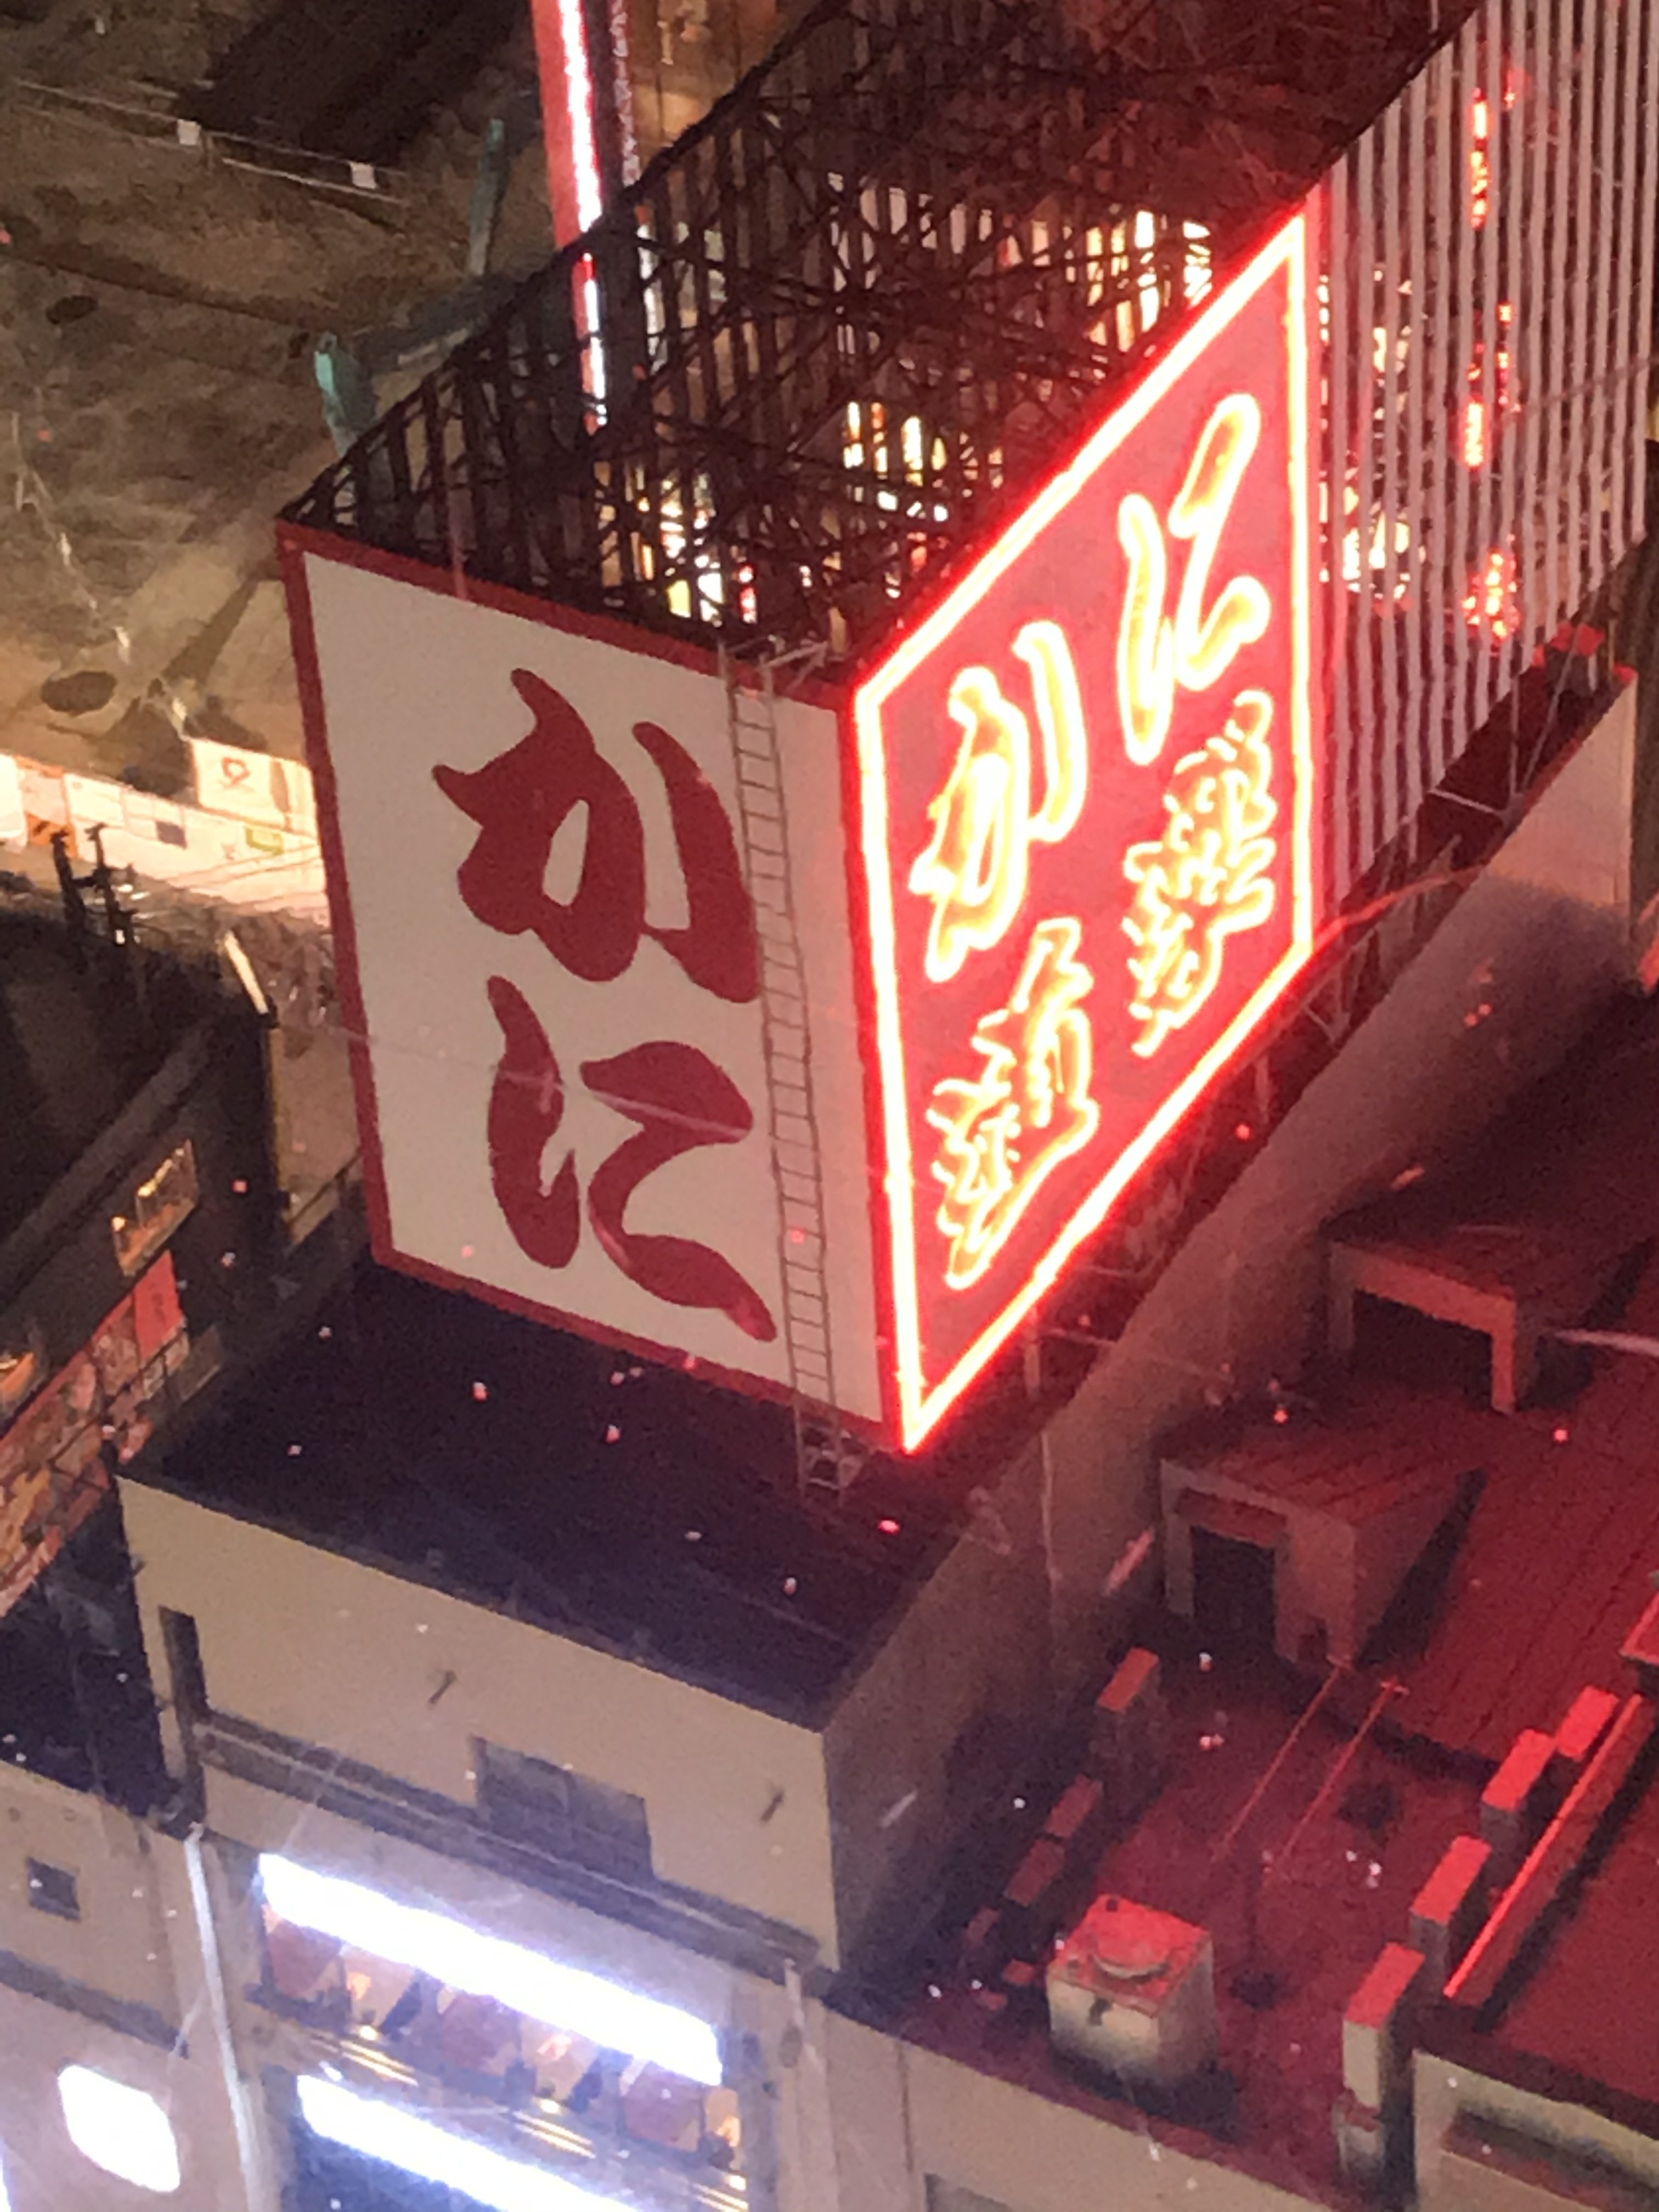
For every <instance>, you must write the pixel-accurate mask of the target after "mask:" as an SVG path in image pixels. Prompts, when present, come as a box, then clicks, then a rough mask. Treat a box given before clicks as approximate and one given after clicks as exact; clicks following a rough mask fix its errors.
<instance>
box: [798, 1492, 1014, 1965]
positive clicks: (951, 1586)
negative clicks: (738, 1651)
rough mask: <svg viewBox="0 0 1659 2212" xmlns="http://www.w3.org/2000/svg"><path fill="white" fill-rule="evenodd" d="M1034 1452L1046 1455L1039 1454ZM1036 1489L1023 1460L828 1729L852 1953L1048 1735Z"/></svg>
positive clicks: (898, 1912)
mask: <svg viewBox="0 0 1659 2212" xmlns="http://www.w3.org/2000/svg"><path fill="white" fill-rule="evenodd" d="M1031 1456H1033V1457H1034V1456H1035V1454H1034V1453H1033V1455H1031ZM1042 1560H1043V1553H1042V1529H1041V1525H1040V1503H1039V1499H1038V1496H1037V1489H1036V1483H1035V1481H1034V1480H1033V1479H1032V1474H1031V1471H1030V1468H1026V1467H1021V1468H1016V1469H1015V1470H1014V1473H1013V1474H1012V1476H1011V1478H1010V1479H1009V1480H1007V1481H1006V1483H1004V1484H1003V1485H1002V1486H1000V1489H999V1492H998V1495H997V1497H996V1498H994V1499H992V1498H987V1499H986V1500H984V1501H982V1503H981V1510H979V1511H978V1512H977V1513H976V1514H975V1516H973V1517H972V1518H971V1519H970V1521H969V1526H968V1528H967V1530H966V1532H965V1534H963V1536H961V1537H960V1538H959V1539H958V1541H957V1544H956V1546H955V1547H954V1549H953V1550H952V1551H951V1553H950V1555H949V1556H948V1557H947V1558H946V1559H945V1560H944V1561H943V1562H942V1563H941V1564H940V1565H939V1568H938V1569H937V1571H935V1572H934V1574H933V1576H932V1577H931V1578H930V1579H929V1580H928V1582H927V1583H926V1584H925V1585H924V1586H923V1587H922V1588H921V1589H919V1590H918V1591H917V1592H916V1593H915V1596H914V1597H913V1598H912V1599H911V1601H910V1603H909V1605H908V1607H907V1608H906V1610H905V1612H904V1614H903V1616H902V1619H901V1620H898V1621H897V1622H896V1623H895V1624H894V1626H892V1628H891V1630H890V1632H889V1634H888V1636H887V1638H886V1639H885V1641H884V1643H883V1644H881V1646H880V1648H879V1649H878V1650H877V1651H876V1653H875V1654H874V1656H872V1658H871V1659H870V1661H869V1662H868V1663H867V1664H866V1667H865V1668H864V1670H863V1672H862V1673H861V1674H860V1676H859V1677H858V1679H857V1680H856V1681H855V1682H854V1685H853V1686H852V1687H851V1689H850V1690H848V1692H846V1694H845V1695H844V1696H843V1697H842V1699H841V1701H840V1703H839V1704H838V1705H837V1707H836V1711H835V1713H834V1715H833V1717H831V1719H830V1721H829V1725H828V1727H827V1729H825V1732H824V1755H825V1761H826V1765H827V1769H828V1775H829V1808H830V1815H831V1820H832V1823H833V1830H834V1837H835V1860H836V1914H837V1919H838V1923H839V1927H840V1931H841V1942H842V1954H843V1956H848V1955H850V1954H853V1953H854V1951H855V1950H856V1949H857V1948H858V1947H859V1946H860V1944H861V1943H863V1942H875V1943H877V1944H878V1945H879V1943H880V1942H881V1940H882V1938H883V1937H884V1936H886V1935H887V1934H888V1933H889V1932H890V1930H891V1932H892V1933H895V1934H896V1933H897V1932H899V1930H898V1929H897V1927H896V1926H895V1925H894V1924H893V1921H892V1920H890V1918H889V1917H888V1916H889V1915H893V1916H896V1917H897V1918H898V1919H901V1920H902V1917H903V1916H904V1914H905V1913H906V1911H908V1912H909V1913H911V1914H914V1912H915V1911H916V1910H917V1908H918V1907H919V1905H921V1903H922V1902H923V1900H925V1899H927V1897H928V1896H929V1894H930V1893H931V1891H932V1888H933V1884H934V1882H935V1881H936V1880H937V1877H938V1875H939V1870H940V1868H941V1865H942V1863H943V1862H944V1860H945V1857H946V1856H947V1855H948V1853H949V1852H950V1851H951V1850H954V1849H955V1848H956V1846H957V1842H958V1839H959V1838H960V1836H961V1834H962V1832H963V1826H964V1824H965V1822H966V1820H968V1819H969V1817H970V1816H971V1814H973V1812H974V1811H975V1809H976V1808H977V1806H978V1805H979V1804H981V1803H982V1802H984V1799H985V1797H986V1796H987V1793H988V1791H989V1790H991V1789H992V1788H993V1787H994V1786H995V1785H996V1784H997V1783H998V1782H1000V1780H1001V1779H1002V1778H1004V1777H1005V1776H1006V1773H1007V1772H1009V1771H1012V1770H1013V1769H1014V1768H1015V1767H1017V1765H1018V1763H1019V1762H1020V1761H1022V1760H1024V1759H1027V1758H1029V1756H1030V1751H1031V1748H1032V1747H1033V1745H1034V1743H1037V1742H1040V1741H1042V1738H1043V1737H1044V1736H1046V1735H1047V1734H1048V1728H1049V1723H1050V1717H1051V1709H1050V1683H1049V1664H1048V1583H1047V1578H1046V1576H1045V1574H1044V1572H1043V1564H1042Z"/></svg>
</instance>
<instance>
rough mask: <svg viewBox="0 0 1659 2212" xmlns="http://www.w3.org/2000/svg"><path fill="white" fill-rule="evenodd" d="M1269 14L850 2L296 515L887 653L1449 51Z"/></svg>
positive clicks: (549, 579)
mask: <svg viewBox="0 0 1659 2212" xmlns="http://www.w3.org/2000/svg"><path fill="white" fill-rule="evenodd" d="M1232 12H1233V14H1234V15H1238V14H1239V13H1240V12H1241V11H1237V10H1235V11H1232ZM1243 12H1244V13H1245V14H1247V15H1248V16H1249V21H1247V22H1245V23H1243V25H1242V26H1236V25H1230V26H1229V27H1227V28H1226V30H1225V33H1219V32H1218V33H1214V34H1213V36H1212V35H1210V34H1208V33H1206V35H1205V37H1204V38H1203V39H1202V40H1200V42H1199V44H1200V45H1201V46H1203V47H1204V48H1205V49H1206V50H1205V51H1203V52H1200V51H1199V46H1197V45H1195V44H1194V29H1193V23H1194V18H1193V17H1192V16H1191V15H1189V14H1188V15H1183V14H1182V11H1178V10H1173V9H1158V10H1157V12H1156V13H1154V10H1153V9H1152V5H1151V4H1150V0H1118V4H1115V6H1113V7H1112V8H1103V7H1099V6H1097V5H1096V4H1095V0H823V4H821V5H820V6H819V7H818V8H817V9H815V10H814V11H813V13H812V14H811V15H810V16H809V17H808V18H807V19H806V21H805V23H804V24H803V25H802V26H801V27H800V28H799V31H798V32H796V33H794V34H793V36H792V37H791V38H790V39H788V40H786V41H785V42H784V44H783V45H782V46H781V47H780V48H779V49H778V51H777V52H776V53H775V55H774V57H773V58H772V59H771V60H770V61H769V63H768V64H766V65H765V66H764V67H763V69H761V70H757V71H756V72H754V73H753V74H752V75H751V76H750V77H749V78H747V79H745V80H744V82H743V84H741V85H740V86H739V87H738V89H737V90H736V91H735V92H734V93H733V94H732V95H731V96H730V97H729V98H728V99H727V100H725V101H723V102H722V103H721V104H720V106H718V107H717V108H715V109H714V111H713V112H712V113H711V114H710V115H709V117H708V118H706V120H705V122H704V123H703V124H702V125H700V126H699V127H698V128H697V129H696V130H695V131H692V132H691V133H690V134H689V135H688V137H686V138H684V139H683V140H682V141H681V142H680V143H679V144H678V146H676V147H674V148H672V149H670V150H669V151H668V152H667V153H666V154H665V155H663V156H662V157H661V158H660V159H659V161H656V162H655V163H653V166H652V167H650V168H649V169H648V170H647V172H646V173H645V174H644V175H643V176H642V177H641V179H640V181H639V183H638V185H636V186H635V188H634V189H633V191H631V192H630V193H629V196H628V197H626V198H625V199H623V201H622V202H621V203H619V204H617V205H616V206H615V207H613V208H612V209H611V210H610V211H609V212H608V213H607V215H606V216H605V217H604V219H603V220H602V221H601V222H599V224H598V225H597V226H596V227H595V228H593V229H592V231H590V232H589V233H587V234H586V235H585V236H584V237H583V238H581V239H580V240H576V241H575V242H574V244H573V245H572V246H570V247H569V248H568V249H567V251H566V252H564V253H563V254H562V255H561V256H560V257H559V258H557V259H556V261H555V262H553V263H552V264H550V266H549V268H548V269H546V270H544V271H543V272H542V273H541V274H540V275H538V276H537V277H535V278H534V279H532V281H531V282H530V283H528V284H527V285H526V287H525V288H524V289H522V290H521V291H520V293H519V294H518V295H516V296H515V297H514V299H513V301H511V302H509V303H508V305H507V307H505V308H504V309H503V310H502V311H501V313H499V314H498V315H497V316H496V317H495V319H494V320H492V321H491V322H490V323H489V324H488V325H486V326H485V327H484V328H483V330H482V331H480V332H479V333H478V334H477V336H476V337H474V338H473V339H472V340H471V341H470V342H469V343H467V344H466V345H465V346H464V347H462V348H461V349H460V350H459V352H458V353H457V354H456V355H455V356H453V358H452V360H451V361H450V362H448V363H447V364H446V365H445V367H444V368H442V369H441V370H440V371H439V372H438V373H437V374H435V375H434V376H433V377H431V378H430V379H428V380H427V382H426V383H424V384H423V385H422V386H421V387H420V388H419V389H418V390H417V391H416V392H413V393H412V394H411V395H410V397H409V398H407V399H406V400H404V402H403V403H402V404H399V405H398V406H396V407H394V408H393V409H392V410H391V411H390V412H389V413H388V414H387V415H386V416H385V417H384V418H383V419H382V420H381V421H380V422H378V423H377V424H376V425H375V426H374V428H373V429H372V430H371V431H370V432H369V433H368V435H367V436H366V437H365V438H363V439H362V441H361V442H360V443H359V444H358V445H357V446H356V447H355V448H354V449H353V450H352V451H351V452H350V453H349V454H348V455H347V456H346V457H345V458H344V459H343V460H342V461H341V462H340V463H339V464H338V465H337V466H336V467H335V468H334V469H332V470H331V471H329V472H328V474H327V475H325V477H322V478H321V479H320V480H319V482H318V483H317V484H315V485H314V486H313V488H312V489H311V490H310V491H309V492H308V493H307V495H305V496H304V497H303V498H302V499H301V500H300V501H297V502H296V503H295V506H294V507H292V508H291V509H290V510H289V519H291V520H294V521H296V522H301V523H306V524H309V525H311V526H314V527H317V528H319V529H322V530H325V531H328V532H333V533H336V534H339V535H342V536H345V537H349V538H358V539H361V540H363V541H365V542H368V543H369V544H375V545H378V546H380V547H383V548H385V549H386V550H392V551H395V552H399V553H403V554H405V555H408V556H412V557H415V558H417V559H420V560H422V561H425V562H429V563H433V564H435V565H436V566H439V567H441V568H455V569H458V570H460V571H462V572H464V573H465V574H467V575H471V576H474V577H478V578H482V579H487V580H493V581H495V582H498V583H501V584H505V585H508V586H516V587H518V588H520V589H522V590H526V591H529V592H535V593H538V594H542V595H545V596H550V597H552V598H555V599H560V600H562V601H565V602H567V603H569V604H574V605H580V606H586V607H590V608H599V609H605V610H608V611H611V612H613V613H616V614H618V615H621V616H623V617H626V618H628V619H629V620H632V621H635V622H637V623H644V624H647V625H649V626H651V627H653V628H659V629H660V628H672V629H683V628H684V627H686V626H688V625H690V626H691V627H692V628H693V629H699V630H701V631H702V633H703V634H704V635H707V634H708V633H709V632H711V631H713V632H715V633H718V634H719V635H723V636H724V637H725V638H726V640H727V641H732V642H737V641H740V640H741V639H743V638H745V637H747V638H751V639H766V640H768V641H773V642H774V643H775V646H776V647H778V648H781V649H796V648H799V647H805V646H807V645H812V644H816V645H817V646H819V647H822V648H823V650H824V652H825V653H826V654H827V657H828V659H829V662H830V663H831V664H832V665H835V664H842V665H846V664H848V662H850V661H851V660H854V659H856V658H857V657H858V656H859V655H860V653H862V652H864V651H865V650H866V649H868V648H870V647H872V646H873V645H875V644H876V643H878V642H879V641H880V640H881V639H882V638H883V637H884V635H887V634H888V633H890V630H891V629H892V627H893V625H894V623H895V621H896V619H897V618H902V614H903V612H904V609H905V605H906V603H907V602H908V600H909V599H910V597H911V596H912V594H913V592H914V591H915V588H916V587H917V586H918V583H919V581H920V580H922V579H924V578H925V580H926V584H927V588H928V589H930V590H931V589H932V588H933V586H934V585H935V584H936V582H937V580H938V575H939V564H940V562H941V560H942V559H945V558H948V557H949V556H951V554H953V553H954V552H955V551H956V550H957V549H958V548H959V547H960V546H961V545H962V544H963V541H964V539H965V538H967V537H968V536H969V534H970V533H971V534H975V535H976V534H977V531H978V528H979V526H981V524H982V523H983V522H985V521H986V520H987V518H988V517H989V516H990V515H991V514H992V513H994V510H995V508H996V507H997V506H998V505H999V504H1000V503H1002V502H1004V501H1008V500H1011V499H1012V498H1014V497H1017V496H1018V495H1019V494H1020V492H1021V491H1022V490H1023V489H1024V488H1025V487H1027V486H1028V485H1029V484H1030V483H1031V481H1032V480H1033V479H1034V478H1035V477H1037V476H1038V475H1039V474H1040V473H1041V472H1042V471H1044V470H1045V469H1047V468H1048V467H1051V466H1052V465H1053V463H1054V457H1055V455H1056V453H1057V452H1060V451H1062V450H1063V449H1064V447H1065V445H1066V441H1068V439H1070V438H1073V437H1074V436H1075V435H1077V434H1078V433H1079V429H1080V428H1081V427H1082V423H1083V422H1084V419H1085V417H1086V416H1090V415H1091V414H1093V413H1095V412H1097V410H1098V409H1099V406H1100V404H1101V398H1102V394H1103V389H1104V388H1107V387H1109V386H1110V385H1111V384H1112V383H1113V382H1114V381H1115V380H1119V379H1121V377H1122V376H1123V374H1124V372H1125V371H1126V369H1129V368H1133V367H1138V366H1139V363H1140V362H1142V361H1143V360H1144V358H1145V357H1146V355H1147V354H1148V353H1149V352H1150V351H1151V350H1152V349H1153V348H1154V347H1155V346H1156V345H1157V343H1158V340H1159V339H1160V338H1162V337H1164V335H1165V334H1166V333H1167V332H1168V331H1169V330H1170V327H1171V326H1172V325H1174V324H1176V322H1178V321H1179V319H1181V315H1182V310H1183V309H1184V308H1185V307H1186V306H1187V305H1188V301H1191V300H1192V299H1194V298H1196V297H1198V296H1201V295H1202V294H1203V293H1204V292H1205V291H1206V290H1207V289H1209V285H1210V283H1211V282H1212V271H1213V272H1215V273H1222V272H1225V270H1227V269H1228V268H1230V267H1231V265H1233V264H1235V263H1236V262H1237V260H1238V259H1240V258H1242V257H1243V254H1244V253H1245V252H1247V251H1248V250H1249V247H1250V246H1251V245H1252V244H1253V243H1254V242H1255V240H1256V239H1257V238H1258V237H1259V236H1260V235H1261V232H1262V229H1263V228H1264V225H1265V224H1266V223H1267V222H1270V221H1271V220H1272V219H1273V216H1275V215H1276V214H1277V213H1279V211H1281V210H1284V209H1285V208H1286V207H1288V206H1289V205H1291V204H1294V203H1295V202H1296V201H1297V200H1298V199H1300V198H1301V197H1304V195H1305V194H1306V192H1307V191H1308V190H1309V189H1310V186H1311V185H1312V184H1313V182H1314V181H1315V179H1316V178H1317V177H1318V176H1319V175H1320V174H1321V173H1322V172H1323V171H1324V170H1325V169H1326V168H1327V167H1328V166H1329V164H1330V162H1331V161H1333V160H1334V158H1335V156H1336V155H1337V153H1338V152H1339V151H1340V148H1341V147H1342V145H1344V144H1345V143H1348V142H1349V140H1351V138H1352V136H1353V134H1354V133H1355V132H1356V131H1358V130H1360V129H1363V128H1364V125H1365V124H1366V123H1367V122H1368V121H1369V120H1370V118H1371V116H1373V115H1374V114H1375V113H1376V112H1378V110H1379V109H1380V108H1381V107H1382V106H1383V105H1384V104H1385V103H1386V102H1387V100H1389V98H1391V97H1392V96H1393V94H1394V93H1395V91H1396V90H1397V89H1398V88H1399V86H1400V85H1401V83H1403V82H1406V80H1407V78H1408V77H1409V76H1410V75H1411V74H1412V72H1413V70H1415V69H1417V68H1418V67H1419V66H1420V64H1421V63H1422V61H1423V59H1424V58H1425V55H1426V53H1427V52H1428V51H1429V48H1430V46H1431V44H1432V42H1433V35H1434V29H1433V28H1431V21H1430V15H1429V13H1428V11H1427V9H1426V8H1425V7H1421V6H1418V5H1415V4H1413V0H1397V4H1396V5H1395V6H1393V7H1392V8H1384V7H1379V8H1376V9H1372V10H1370V11H1368V13H1367V21H1366V26H1365V27H1364V29H1363V30H1360V29H1358V28H1356V27H1355V26H1354V25H1353V23H1352V10H1349V11H1347V16H1348V20H1347V21H1346V22H1345V21H1342V20H1340V15H1341V11H1340V10H1339V9H1336V8H1335V7H1334V6H1332V5H1330V4H1328V0H1280V4H1279V5H1278V6H1276V7H1273V8H1270V9H1261V10H1252V11H1243ZM1463 12H1464V10H1463V9H1462V7H1457V8H1448V9H1443V10H1441V11H1440V21H1439V23H1438V25H1437V27H1434V28H1437V30H1438V32H1439V33H1442V34H1443V33H1444V31H1445V29H1446V28H1447V27H1448V24H1449V19H1455V17H1457V16H1459V15H1462V13H1463ZM1327 18H1328V19H1329V20H1328V21H1327ZM1218 20H1219V15H1218ZM1316 33H1322V34H1323V35H1316Z"/></svg>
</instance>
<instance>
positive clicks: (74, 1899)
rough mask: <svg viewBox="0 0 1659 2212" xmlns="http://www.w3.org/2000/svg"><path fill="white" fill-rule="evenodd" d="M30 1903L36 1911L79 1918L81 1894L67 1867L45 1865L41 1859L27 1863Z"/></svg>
mask: <svg viewBox="0 0 1659 2212" xmlns="http://www.w3.org/2000/svg"><path fill="white" fill-rule="evenodd" d="M28 1877H29V1903H30V1905H32V1906H33V1908H34V1910H35V1911H37V1912H50V1913H52V1914H53V1915H54V1916H55V1917H57V1918H58V1919H59V1920H78V1919H79V1918H80V1917H81V1893H80V1891H79V1889H78V1887H76V1880H75V1876H74V1875H72V1874H71V1873H70V1870H69V1869H68V1868H67V1867H60V1866H48V1865H47V1863H46V1861H45V1860H44V1859H30V1860H29V1862H28Z"/></svg>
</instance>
